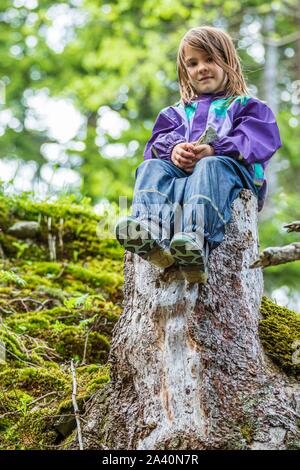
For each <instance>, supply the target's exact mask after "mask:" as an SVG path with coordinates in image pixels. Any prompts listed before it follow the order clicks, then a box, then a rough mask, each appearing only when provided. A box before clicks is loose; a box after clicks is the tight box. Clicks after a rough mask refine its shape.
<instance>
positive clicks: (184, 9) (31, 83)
mask: <svg viewBox="0 0 300 470" xmlns="http://www.w3.org/2000/svg"><path fill="white" fill-rule="evenodd" d="M0 21H1V31H0V56H1V66H2V67H1V76H0V79H1V82H2V87H5V102H4V103H3V104H2V105H1V110H0V133H1V134H2V136H1V143H2V145H1V154H0V156H1V158H2V164H3V165H5V168H6V171H7V168H8V165H9V168H10V170H9V174H10V179H11V181H12V185H11V186H9V188H8V189H10V190H11V191H17V192H20V191H22V190H24V189H25V190H32V191H33V192H34V194H35V195H36V196H37V195H38V194H43V195H47V194H48V195H53V194H55V193H57V192H73V193H74V192H75V193H78V195H81V194H82V195H87V196H90V197H91V198H92V201H93V202H94V203H95V204H96V203H98V202H100V201H103V200H104V199H105V200H108V201H115V202H117V201H118V198H119V195H124V196H127V197H128V198H129V199H130V198H131V197H132V191H133V183H134V175H135V168H136V166H137V165H138V164H139V162H141V161H142V158H143V157H142V153H143V148H144V145H145V142H146V141H147V139H148V138H149V135H150V131H151V127H152V125H153V122H154V119H155V117H156V115H157V112H158V111H159V110H160V109H161V108H162V107H163V106H167V105H169V104H170V103H172V102H174V103H175V102H176V101H177V100H178V98H179V92H178V86H177V81H176V80H177V77H176V52H177V47H178V43H179V39H180V38H181V37H182V35H183V34H184V32H185V31H186V30H187V29H189V28H191V27H193V26H195V25H202V24H211V25H213V26H217V27H221V28H224V29H225V30H226V31H228V32H229V33H230V34H231V36H232V37H233V40H234V42H235V45H236V46H237V49H238V53H239V55H240V57H241V60H242V64H243V70H244V74H245V77H246V79H247V81H248V84H249V87H250V89H251V91H252V92H253V94H255V95H257V96H258V97H259V98H262V99H265V100H266V101H267V103H268V104H269V105H270V106H273V107H276V110H277V112H278V114H277V118H278V123H279V127H280V131H281V136H282V141H283V147H282V148H281V149H280V151H279V152H277V154H276V156H275V158H274V164H273V165H272V169H271V168H270V170H272V171H271V172H270V174H269V179H270V180H271V181H275V186H274V185H273V187H271V189H272V191H271V192H270V197H269V201H268V205H267V207H266V210H265V211H264V212H263V213H262V215H261V216H260V217H261V225H260V240H261V247H262V248H265V247H266V246H270V245H283V244H286V243H289V242H292V241H296V240H297V237H296V234H295V235H294V237H295V238H294V239H293V236H292V235H289V237H288V238H287V235H286V233H285V232H284V231H283V230H282V229H281V227H282V225H283V223H287V222H290V221H292V220H297V219H299V209H298V207H299V184H300V183H299V181H300V178H299V177H300V161H299V158H298V142H299V118H298V115H299V89H300V86H299V77H300V74H299V67H300V60H299V56H300V37H299V21H300V10H299V6H298V2H296V1H295V0H288V1H276V2H263V3H262V2H261V1H244V2H243V3H242V5H239V4H238V3H236V2H232V1H229V0H226V1H220V0H215V1H202V2H196V1H195V0H190V1H186V0H180V1H178V0H173V1H172V2H170V1H168V0H162V1H160V2H155V1H154V0H148V1H137V0H126V1H125V0H118V1H107V2H101V1H98V0H82V1H80V0H72V1H69V2H62V1H57V2H54V3H53V2H50V1H48V0H40V1H38V0H14V1H13V2H11V1H8V0H3V1H2V2H1V10H0ZM270 77H271V78H272V82H270ZM270 83H271V86H270ZM54 105H56V108H55V106H54ZM51 106H54V108H53V109H54V115H55V117H54V120H55V121H56V128H57V127H59V129H60V130H61V131H63V130H65V131H66V129H68V128H70V129H69V133H67V132H65V133H63V132H61V133H57V131H56V133H54V132H53V131H52V130H51V126H50V127H49V126H48V125H47V121H44V120H43V113H42V111H43V110H44V109H45V110H46V109H50V108H51ZM66 106H67V107H68V112H67V111H66ZM55 110H56V111H55ZM59 110H62V111H59ZM55 113H56V114H55ZM64 116H65V117H64ZM71 121H72V122H75V123H74V125H73V127H72V126H71V125H70V124H71ZM54 124H55V122H54ZM57 124H59V125H58V126H57ZM52 127H53V126H52ZM72 130H73V133H72ZM0 163H1V162H0ZM3 168H4V167H3ZM275 173H276V178H275V177H273V175H275ZM1 174H3V171H2V170H1ZM64 181H66V182H68V184H64ZM299 273H300V269H299V263H293V264H290V265H281V266H278V267H274V268H270V269H269V270H268V272H267V273H266V276H265V281H266V289H267V291H268V292H269V293H270V292H272V291H274V290H275V289H278V288H279V287H282V286H283V285H284V286H286V288H285V289H286V290H285V291H283V290H282V289H281V292H286V295H287V296H288V297H289V299H290V300H291V301H292V300H293V297H295V296H296V289H297V278H299ZM296 300H297V299H296V297H295V301H294V305H295V302H296Z"/></svg>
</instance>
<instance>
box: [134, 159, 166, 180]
mask: <svg viewBox="0 0 300 470" xmlns="http://www.w3.org/2000/svg"><path fill="white" fill-rule="evenodd" d="M166 164H168V162H166V161H165V160H159V159H158V158H150V159H149V160H144V161H143V162H142V163H140V164H139V166H138V167H137V169H136V170H135V177H137V174H138V172H140V171H142V170H143V171H152V169H153V168H155V170H156V171H159V169H160V168H163V167H164V168H165V166H166Z"/></svg>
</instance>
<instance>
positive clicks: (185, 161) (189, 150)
mask: <svg viewBox="0 0 300 470" xmlns="http://www.w3.org/2000/svg"><path fill="white" fill-rule="evenodd" d="M171 160H172V162H173V163H174V165H176V166H178V167H179V168H181V169H182V170H184V171H186V172H188V173H192V171H193V168H194V166H195V165H196V163H197V161H198V160H197V159H196V158H195V154H194V145H193V144H191V143H189V142H181V143H180V144H177V145H175V147H174V148H173V150H172V154H171Z"/></svg>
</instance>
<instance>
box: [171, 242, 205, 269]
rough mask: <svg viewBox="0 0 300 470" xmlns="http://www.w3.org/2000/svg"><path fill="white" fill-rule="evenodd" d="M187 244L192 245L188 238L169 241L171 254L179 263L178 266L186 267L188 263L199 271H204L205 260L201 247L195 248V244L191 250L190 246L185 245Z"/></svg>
mask: <svg viewBox="0 0 300 470" xmlns="http://www.w3.org/2000/svg"><path fill="white" fill-rule="evenodd" d="M187 244H189V245H190V246H192V243H191V242H190V241H189V240H188V239H184V238H182V239H178V240H174V241H171V244H170V252H171V255H172V256H173V258H174V259H175V261H176V262H177V263H178V264H179V266H182V267H184V266H185V267H188V266H190V265H193V266H195V267H196V268H198V269H199V270H200V271H202V272H205V260H204V253H203V251H202V250H201V249H197V246H196V247H195V249H194V250H193V249H192V248H191V247H189V246H187ZM194 246H195V245H194Z"/></svg>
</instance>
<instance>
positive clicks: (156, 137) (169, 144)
mask: <svg viewBox="0 0 300 470" xmlns="http://www.w3.org/2000/svg"><path fill="white" fill-rule="evenodd" d="M166 109H168V108H166ZM180 142H186V138H185V126H184V124H178V123H176V121H175V120H173V119H172V118H171V117H170V116H168V114H167V113H166V111H165V110H162V111H161V112H160V113H159V115H158V117H157V119H156V121H155V124H154V127H153V129H152V135H151V138H150V139H149V141H148V142H147V144H146V147H145V150H144V159H145V160H149V159H150V158H160V159H162V160H171V153H172V150H173V147H175V145H177V144H179V143H180Z"/></svg>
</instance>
